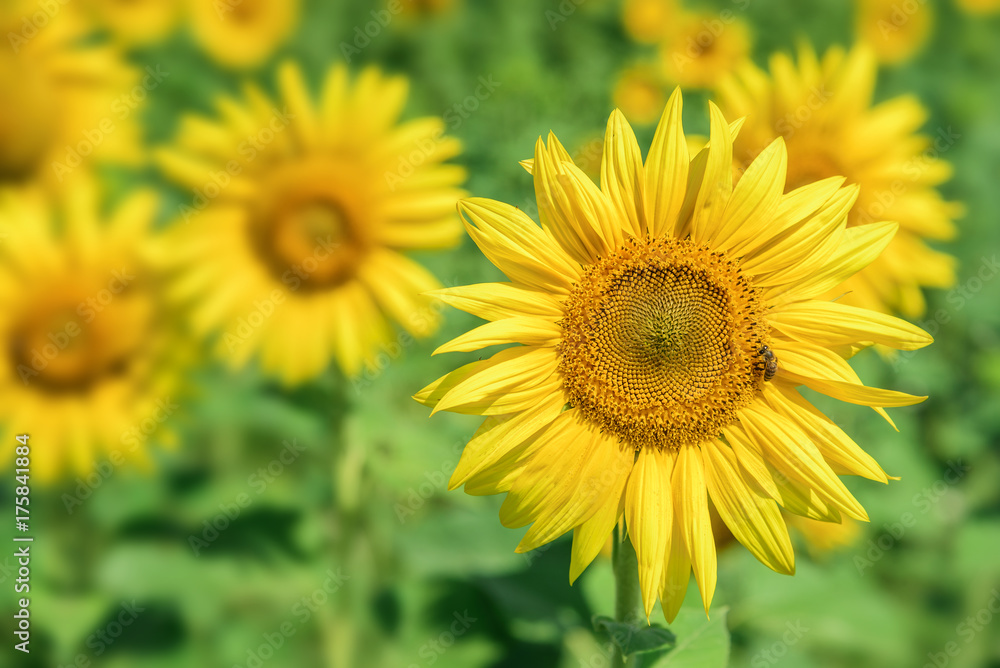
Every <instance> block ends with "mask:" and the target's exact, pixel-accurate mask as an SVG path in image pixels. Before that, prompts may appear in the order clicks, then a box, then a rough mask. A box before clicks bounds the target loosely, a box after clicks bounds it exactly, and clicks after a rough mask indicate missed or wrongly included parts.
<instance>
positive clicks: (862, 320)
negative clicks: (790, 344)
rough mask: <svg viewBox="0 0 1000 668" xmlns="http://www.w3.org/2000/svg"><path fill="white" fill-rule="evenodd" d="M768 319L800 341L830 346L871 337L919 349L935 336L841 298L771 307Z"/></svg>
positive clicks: (871, 339) (902, 346)
mask: <svg viewBox="0 0 1000 668" xmlns="http://www.w3.org/2000/svg"><path fill="white" fill-rule="evenodd" d="M768 321H769V322H770V323H771V325H772V326H774V327H776V328H777V329H779V330H780V331H782V332H784V333H785V334H787V335H789V336H792V337H794V338H796V339H799V340H800V341H808V342H811V343H816V344H819V345H826V346H839V345H843V344H847V343H853V342H857V341H866V342H867V341H870V342H872V343H879V344H882V345H884V346H889V347H890V348H896V349H897V350H916V349H917V348H923V347H924V346H926V345H930V344H931V343H932V342H933V340H934V339H932V338H931V336H930V335H929V334H928V333H927V332H925V331H924V330H922V329H920V328H919V327H916V326H914V325H911V324H909V323H908V322H906V321H904V320H900V319H899V318H894V317H892V316H890V315H885V314H882V313H875V312H873V311H870V310H868V309H860V308H856V307H854V306H848V305H847V304H840V303H838V302H824V301H815V300H814V301H807V302H797V303H795V304H787V305H785V306H778V307H776V308H774V309H771V312H770V315H769V317H768Z"/></svg>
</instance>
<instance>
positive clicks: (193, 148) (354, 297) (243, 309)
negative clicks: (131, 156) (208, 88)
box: [158, 63, 465, 383]
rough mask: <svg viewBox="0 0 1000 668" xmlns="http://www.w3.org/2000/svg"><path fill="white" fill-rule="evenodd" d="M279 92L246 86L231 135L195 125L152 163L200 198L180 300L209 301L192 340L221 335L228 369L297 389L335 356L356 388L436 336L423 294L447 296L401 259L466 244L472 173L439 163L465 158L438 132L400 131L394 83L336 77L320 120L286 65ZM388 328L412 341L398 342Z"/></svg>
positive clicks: (422, 125) (295, 72) (226, 114)
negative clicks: (256, 370) (383, 362)
mask: <svg viewBox="0 0 1000 668" xmlns="http://www.w3.org/2000/svg"><path fill="white" fill-rule="evenodd" d="M279 84H280V90H281V101H280V102H279V103H277V104H275V103H273V102H272V101H271V100H270V99H268V98H267V97H266V96H265V95H264V94H263V93H262V92H261V91H260V90H259V89H257V88H255V87H252V86H251V87H248V89H247V92H246V97H247V102H246V104H241V103H240V102H238V101H236V100H233V99H229V98H226V99H222V100H221V101H220V102H219V104H218V108H219V111H220V113H221V115H222V117H223V120H221V121H217V120H212V119H207V118H188V119H186V120H185V122H184V124H183V125H182V128H181V131H180V137H179V140H178V145H177V146H176V147H175V148H172V149H164V150H161V151H159V152H158V157H159V161H160V163H161V165H162V166H163V168H164V169H165V171H166V172H167V173H168V174H169V175H170V176H172V177H173V178H175V179H176V180H178V181H179V182H181V183H183V184H185V185H187V186H189V187H191V188H193V189H194V197H193V199H192V200H191V202H190V205H184V206H183V207H182V209H181V213H182V214H183V218H184V221H186V222H190V225H181V226H180V227H179V229H178V234H177V236H176V239H175V242H174V243H176V244H177V257H178V258H179V260H180V264H181V265H182V267H183V268H184V272H185V276H184V277H183V278H181V279H179V283H178V285H177V288H176V290H177V294H178V296H179V297H184V298H196V297H197V298H200V299H201V304H200V307H199V309H198V310H197V312H196V313H195V318H194V325H195V326H196V328H197V329H198V330H199V331H200V332H202V333H205V334H207V333H209V332H211V331H213V330H215V331H221V332H222V339H221V341H220V351H221V352H222V353H223V355H225V356H226V357H228V359H229V361H230V362H231V363H232V364H233V365H235V366H241V365H243V364H245V363H246V362H247V361H248V359H249V358H250V357H251V355H253V354H254V353H259V354H260V360H261V362H262V365H263V366H264V368H265V369H267V370H268V371H270V372H274V373H277V374H279V375H280V376H281V378H282V379H283V380H284V381H285V382H286V383H297V382H300V381H303V380H305V379H308V378H310V377H313V376H315V375H317V374H319V373H320V372H321V371H323V369H324V368H325V367H326V366H327V365H328V364H329V362H330V359H331V357H335V358H336V360H337V361H338V362H339V364H340V367H341V369H343V371H344V372H346V373H347V374H350V375H352V376H355V375H357V374H358V373H359V371H360V369H361V366H362V362H363V361H364V360H368V361H369V362H370V360H371V359H372V356H373V355H374V354H375V353H376V352H377V350H376V349H377V346H378V345H379V344H380V343H386V344H387V345H389V346H390V347H391V346H400V347H405V345H406V344H407V343H408V339H407V338H406V337H408V336H410V335H413V336H425V335H427V334H430V333H431V332H432V331H434V329H435V328H436V326H437V323H438V320H439V319H440V318H439V311H438V310H437V309H435V308H434V304H433V303H432V301H431V300H430V299H428V298H427V297H424V296H422V295H421V293H423V292H425V291H427V290H431V289H434V288H436V287H438V286H439V284H438V282H437V281H436V280H435V279H434V277H433V276H431V274H430V273H429V272H428V271H427V270H426V269H424V268H423V267H422V266H421V265H419V264H417V263H416V262H414V261H413V260H410V259H408V258H407V257H405V256H403V255H402V254H401V253H400V251H401V250H405V249H431V248H444V247H447V246H451V245H454V244H455V243H456V242H457V241H458V239H459V238H460V236H461V226H460V225H459V222H458V217H457V216H456V215H455V204H456V202H457V201H458V198H459V197H461V196H462V195H463V194H464V192H463V191H462V190H460V189H459V188H458V186H459V184H461V183H462V181H463V180H464V178H465V171H464V170H463V169H462V168H461V167H458V166H456V165H449V164H442V163H443V161H445V160H447V159H449V158H451V157H453V156H455V155H457V154H458V152H459V149H460V146H459V143H458V141H457V140H456V139H453V138H450V137H447V136H446V135H445V134H444V122H443V121H442V120H441V119H440V118H419V119H416V120H411V121H408V122H406V123H403V124H401V125H397V124H396V122H397V118H398V117H399V115H400V113H401V111H402V109H403V105H404V103H405V101H406V94H407V82H406V80H405V79H403V78H401V77H385V76H383V75H382V74H380V73H379V72H378V71H377V70H375V69H367V70H365V71H363V72H362V73H361V75H360V77H359V78H358V81H357V83H356V84H355V85H353V86H351V85H349V82H348V75H347V70H346V68H344V67H343V66H339V65H338V66H335V67H333V68H332V69H330V71H329V74H328V76H327V79H326V82H325V84H324V86H323V90H322V95H321V100H320V102H319V104H318V105H317V104H313V102H312V101H311V100H310V97H309V93H308V91H307V86H306V83H305V81H304V79H303V76H302V73H301V71H300V70H299V69H298V67H297V66H295V65H292V64H290V63H286V64H285V65H283V66H282V67H281V70H280V72H279ZM276 314H277V315H276ZM272 316H276V317H272ZM387 317H388V318H391V319H393V320H395V321H397V322H399V323H400V324H401V325H402V326H403V328H405V329H406V331H407V334H405V335H402V338H399V339H398V340H396V341H390V340H389V330H388V328H387V323H386V319H387ZM392 350H396V348H392ZM369 366H371V364H370V363H369Z"/></svg>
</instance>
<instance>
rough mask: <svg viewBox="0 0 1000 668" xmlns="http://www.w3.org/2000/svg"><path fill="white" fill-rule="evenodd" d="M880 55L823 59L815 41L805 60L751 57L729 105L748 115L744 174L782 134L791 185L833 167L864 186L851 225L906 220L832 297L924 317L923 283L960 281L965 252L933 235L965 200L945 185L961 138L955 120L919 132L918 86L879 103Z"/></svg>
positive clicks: (726, 84)
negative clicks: (766, 67)
mask: <svg viewBox="0 0 1000 668" xmlns="http://www.w3.org/2000/svg"><path fill="white" fill-rule="evenodd" d="M876 74H877V62H876V60H875V56H874V54H873V53H872V52H871V50H870V49H867V48H865V47H863V46H858V47H855V48H853V49H851V50H850V51H849V52H845V51H844V50H843V49H840V48H832V49H830V50H829V51H827V52H826V54H825V55H824V56H823V58H822V61H820V60H819V59H818V57H817V55H816V53H815V52H814V51H813V50H812V49H811V48H810V47H808V46H803V47H802V48H801V49H800V50H799V55H798V63H797V65H796V64H794V63H793V62H792V60H791V58H789V57H788V56H786V55H784V54H776V55H774V56H772V58H771V62H770V73H768V72H764V71H762V70H761V69H760V68H758V67H756V66H755V65H753V64H752V63H750V62H749V61H747V62H745V63H744V64H743V65H741V67H740V69H739V71H738V72H737V73H736V74H734V75H732V76H729V77H727V78H725V79H724V80H723V81H722V82H721V83H719V86H718V94H717V98H718V101H719V106H720V107H721V108H722V109H723V111H724V113H726V114H727V115H729V116H732V117H739V116H745V117H746V122H745V124H744V125H743V128H742V129H741V130H740V133H739V136H738V137H737V138H736V140H735V149H734V158H735V161H736V162H735V169H736V171H737V175H738V174H739V173H740V172H742V171H743V170H745V169H747V168H748V167H749V165H750V164H751V162H752V161H753V160H754V159H756V157H757V156H758V155H759V154H760V153H761V152H762V151H763V150H764V149H765V147H767V146H768V145H769V144H770V143H771V142H772V141H773V140H774V138H775V137H778V136H781V137H784V139H785V144H786V145H787V147H788V184H787V186H786V188H787V189H788V190H791V189H793V188H797V187H799V186H801V185H804V184H806V183H810V182H813V181H816V180H818V179H823V178H827V177H831V176H837V175H840V176H844V177H846V178H847V183H849V184H857V185H859V186H861V193H860V195H859V196H858V200H857V202H856V203H855V204H854V207H853V208H852V209H851V212H850V215H849V216H848V224H849V225H850V226H855V225H859V224H862V223H868V222H872V221H878V220H892V221H897V222H898V223H899V233H898V234H897V235H896V236H895V238H893V240H892V242H891V243H890V244H889V246H888V248H887V249H886V252H885V253H883V254H882V256H881V257H879V258H878V259H877V260H875V262H873V263H872V264H871V265H870V266H869V267H867V268H866V269H865V270H864V271H863V272H861V273H859V274H857V275H855V276H854V277H853V278H851V279H850V280H848V281H847V282H845V283H844V285H842V286H836V287H835V288H834V289H833V290H832V291H831V293H830V294H829V295H828V297H831V298H832V297H835V296H838V295H841V294H843V293H845V292H846V294H844V296H843V298H842V299H841V301H842V302H844V303H845V304H853V305H855V306H860V307H863V308H869V309H874V310H877V311H882V312H891V311H898V312H900V313H902V314H904V315H906V316H908V317H918V316H920V315H922V314H923V312H924V310H925V302H924V297H923V294H922V292H921V288H925V287H934V288H947V287H950V286H952V285H953V284H954V283H955V260H954V258H952V257H951V256H950V255H947V254H945V253H942V252H939V251H936V250H934V249H932V248H931V247H930V246H929V245H928V244H927V243H926V240H947V239H951V238H952V237H953V236H954V235H955V225H954V222H953V221H954V220H955V219H956V218H957V217H959V216H961V215H962V211H963V209H962V207H961V206H960V205H958V204H956V203H954V202H946V201H944V200H943V199H942V198H941V195H940V194H939V193H938V191H937V190H936V189H935V188H936V186H938V185H940V184H941V183H943V182H945V181H946V180H947V179H948V178H949V177H950V176H951V172H952V170H951V166H950V165H949V164H948V163H947V162H946V161H944V160H943V159H941V157H940V156H941V154H942V153H944V152H946V151H947V150H948V149H949V148H950V147H951V145H952V144H953V143H954V141H955V139H956V136H953V134H952V133H951V130H950V128H944V127H942V128H939V129H938V131H937V132H936V134H935V135H934V136H932V137H929V136H925V135H920V134H916V133H917V131H918V130H919V128H920V127H921V126H922V125H923V124H924V122H925V121H926V120H927V112H926V110H925V109H924V107H923V106H922V105H921V104H920V102H919V101H918V100H917V99H916V98H914V97H912V96H909V95H907V96H901V97H896V98H893V99H891V100H887V101H885V102H881V103H879V104H877V105H873V104H872V95H873V92H874V88H875V79H876Z"/></svg>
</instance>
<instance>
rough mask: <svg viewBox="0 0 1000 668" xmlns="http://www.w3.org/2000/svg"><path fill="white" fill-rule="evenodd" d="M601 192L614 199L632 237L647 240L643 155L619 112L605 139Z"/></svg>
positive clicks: (609, 123)
mask: <svg viewBox="0 0 1000 668" xmlns="http://www.w3.org/2000/svg"><path fill="white" fill-rule="evenodd" d="M601 190H603V191H604V192H605V193H607V195H608V196H609V197H610V198H611V201H612V202H613V203H614V205H615V208H616V209H617V210H618V211H620V212H623V213H624V214H625V221H624V222H625V223H626V225H627V226H628V229H629V231H630V232H631V234H632V236H634V237H637V238H643V237H645V236H646V225H645V220H646V216H645V212H644V211H643V208H644V206H645V204H644V202H643V193H644V190H645V172H644V169H643V166H642V152H641V151H640V150H639V144H638V142H637V141H636V139H635V133H634V132H633V131H632V126H630V125H629V124H628V121H627V120H625V117H624V116H623V115H622V113H621V112H620V111H618V110H617V109H616V110H615V111H613V112H612V113H611V116H610V117H609V118H608V127H607V132H606V134H605V136H604V159H603V160H602V161H601Z"/></svg>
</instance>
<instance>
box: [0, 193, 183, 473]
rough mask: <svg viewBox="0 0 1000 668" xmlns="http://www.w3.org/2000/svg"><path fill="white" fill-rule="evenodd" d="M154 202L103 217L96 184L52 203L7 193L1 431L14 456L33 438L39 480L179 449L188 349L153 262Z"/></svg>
mask: <svg viewBox="0 0 1000 668" xmlns="http://www.w3.org/2000/svg"><path fill="white" fill-rule="evenodd" d="M157 206H158V201H157V198H156V196H155V195H153V194H152V193H150V192H146V191H140V192H136V193H134V194H132V195H130V196H128V197H127V198H126V199H124V201H122V203H121V204H120V205H119V206H117V208H115V209H113V210H112V211H110V213H108V214H106V215H105V213H104V211H105V207H104V206H103V203H102V201H101V197H100V192H99V191H98V189H97V187H96V185H95V184H94V182H93V181H92V180H91V179H89V178H83V177H79V178H78V177H74V178H73V179H72V182H70V181H69V180H68V185H67V186H66V187H65V188H64V189H62V190H61V191H60V194H59V199H58V203H57V204H53V203H52V202H51V201H50V200H49V199H48V198H47V197H46V196H45V195H44V194H43V193H42V191H41V189H39V188H32V189H27V188H24V189H14V188H8V189H5V190H3V191H0V221H2V223H0V224H2V226H3V229H2V232H3V241H4V242H3V244H2V245H0V300H2V302H3V304H4V309H3V313H2V315H0V342H2V349H3V350H4V355H3V359H2V362H0V424H2V427H3V434H5V435H4V436H3V438H4V443H5V444H6V445H5V451H6V452H7V454H8V455H10V454H11V453H12V451H13V447H14V446H13V445H10V444H12V443H14V435H15V434H19V433H22V432H24V431H27V432H29V433H30V436H31V444H32V445H34V446H35V447H34V449H33V451H32V452H33V456H32V460H31V461H32V471H31V473H32V475H33V476H37V477H38V478H39V479H41V480H43V481H50V480H52V479H53V478H55V477H56V476H57V475H59V474H60V473H65V472H75V473H77V474H82V473H88V472H90V471H92V467H93V466H94V465H95V464H96V463H98V462H100V463H102V465H105V466H107V465H109V464H108V463H109V462H110V464H111V465H114V466H118V465H120V464H122V463H124V462H125V461H126V460H130V461H137V462H140V463H141V462H145V461H148V459H149V453H148V452H147V450H148V446H149V442H150V441H151V440H155V441H156V442H159V443H171V442H172V440H173V438H172V432H171V430H170V429H169V424H164V423H165V422H167V420H168V418H169V417H170V416H171V415H172V414H173V413H174V412H175V411H176V410H177V408H178V406H177V404H176V403H175V401H180V398H179V397H178V395H177V391H178V388H179V387H180V379H181V377H182V375H181V374H182V373H183V372H182V371H181V370H180V369H181V362H182V359H181V358H182V356H183V353H182V352H181V348H182V346H180V345H178V341H177V339H176V337H173V338H172V337H171V336H170V334H169V332H170V325H169V321H168V316H167V311H166V308H167V307H166V302H165V301H164V299H163V297H164V292H163V290H162V285H161V283H160V282H159V278H158V273H157V271H156V269H155V266H154V264H153V263H154V260H153V255H154V253H155V247H154V245H153V244H155V243H156V242H155V238H154V237H152V236H151V234H150V231H151V224H152V220H153V217H154V214H155V212H156V209H157Z"/></svg>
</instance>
